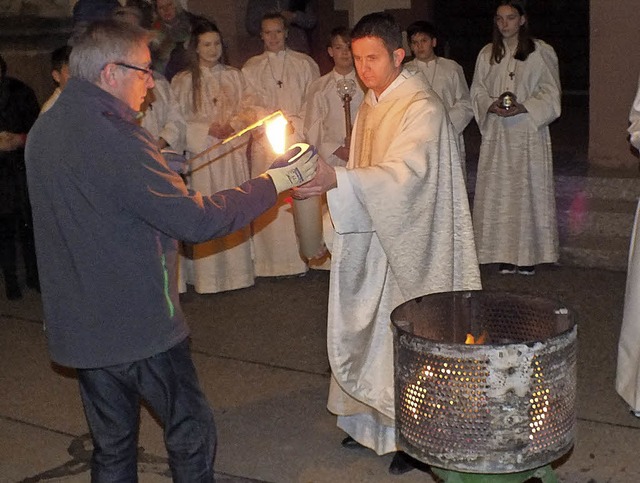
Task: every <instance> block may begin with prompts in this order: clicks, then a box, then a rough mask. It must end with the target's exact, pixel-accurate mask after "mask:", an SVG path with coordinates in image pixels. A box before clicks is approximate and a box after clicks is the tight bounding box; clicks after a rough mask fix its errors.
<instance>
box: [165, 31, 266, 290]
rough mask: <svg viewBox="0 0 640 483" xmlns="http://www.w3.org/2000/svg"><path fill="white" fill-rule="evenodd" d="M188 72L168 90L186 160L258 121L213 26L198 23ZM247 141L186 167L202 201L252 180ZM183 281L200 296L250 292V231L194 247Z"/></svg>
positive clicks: (219, 148) (225, 147)
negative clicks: (224, 59)
mask: <svg viewBox="0 0 640 483" xmlns="http://www.w3.org/2000/svg"><path fill="white" fill-rule="evenodd" d="M189 53H190V54H191V57H192V60H191V67H190V68H189V69H188V70H185V71H183V72H181V73H179V74H177V75H176V76H175V77H174V78H173V80H172V82H171V89H172V91H173V98H174V102H175V107H176V109H174V110H172V115H175V117H174V119H173V123H174V124H175V125H177V126H180V131H181V132H182V135H181V137H182V138H183V139H184V142H185V150H186V154H187V157H188V158H193V157H195V156H196V155H197V154H198V153H200V152H202V151H204V150H205V149H207V148H209V147H211V146H213V145H215V144H217V143H219V142H220V141H222V140H223V139H225V138H227V137H228V136H230V135H232V134H233V133H234V132H236V131H239V130H241V129H243V128H244V127H246V126H247V125H249V124H251V123H252V122H254V121H255V120H256V116H255V111H254V109H253V108H252V106H253V105H254V103H253V100H254V99H253V98H252V97H251V96H250V95H249V94H248V93H247V90H246V82H245V80H244V76H243V75H242V72H240V71H239V70H238V69H235V68H233V67H229V66H227V65H224V64H223V63H221V61H220V59H221V56H222V39H221V36H220V33H219V31H218V29H217V27H216V26H215V25H213V24H212V23H210V22H207V21H203V22H201V23H198V24H197V25H196V26H195V28H194V30H193V32H192V39H191V41H190V43H189ZM246 150H247V138H246V137H244V138H238V139H236V140H235V141H232V142H230V143H227V144H225V145H223V146H220V147H218V148H215V149H213V150H212V151H211V152H209V153H207V154H206V155H204V156H201V157H198V158H197V159H194V160H193V161H190V170H191V175H190V176H189V178H188V182H189V185H190V187H191V188H193V189H194V190H197V191H200V192H202V193H203V194H205V195H210V194H213V193H216V192H218V191H220V190H224V189H228V188H232V187H234V186H238V185H239V184H240V183H242V182H244V181H246V180H248V179H249V178H250V174H249V166H248V163H247V157H246ZM183 261H184V262H185V263H184V264H183V266H184V271H183V273H184V279H186V282H187V283H189V284H192V285H193V286H194V288H195V290H196V292H198V293H215V292H222V291H226V290H234V289H239V288H243V287H249V286H251V285H253V283H254V279H255V277H254V269H253V258H252V245H251V231H250V228H249V227H247V228H244V229H242V230H238V231H236V232H234V233H231V234H229V235H227V236H225V237H222V238H217V239H214V240H211V241H208V242H205V243H200V244H197V245H194V246H193V249H192V254H191V257H190V259H185V258H183Z"/></svg>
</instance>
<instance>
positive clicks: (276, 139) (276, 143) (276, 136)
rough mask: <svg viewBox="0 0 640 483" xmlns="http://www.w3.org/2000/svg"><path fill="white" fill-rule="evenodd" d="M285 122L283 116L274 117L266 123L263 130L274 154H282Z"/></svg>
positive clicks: (285, 138)
mask: <svg viewBox="0 0 640 483" xmlns="http://www.w3.org/2000/svg"><path fill="white" fill-rule="evenodd" d="M286 128H287V120H286V119H285V117H284V116H283V115H279V116H276V117H275V118H274V119H272V120H270V121H267V123H266V126H265V130H266V131H267V138H268V139H269V142H270V143H271V148H272V149H273V152H274V153H276V154H284V152H285V151H286V142H287V131H286Z"/></svg>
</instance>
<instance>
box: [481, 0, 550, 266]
mask: <svg viewBox="0 0 640 483" xmlns="http://www.w3.org/2000/svg"><path fill="white" fill-rule="evenodd" d="M527 31H528V29H527V18H526V15H525V11H524V8H523V7H522V5H521V3H520V2H518V1H515V0H503V1H502V2H501V5H500V6H499V7H498V9H497V12H496V16H495V24H494V40H493V43H491V44H488V45H486V46H485V47H484V48H483V49H482V50H481V51H480V54H479V55H478V59H477V61H476V68H475V72H474V76H473V82H472V84H471V101H472V103H473V110H474V115H475V118H476V121H477V123H478V127H479V128H480V133H481V135H482V144H481V146H480V159H479V162H478V174H477V180H476V189H475V200H474V209H473V223H474V231H475V237H476V246H477V249H478V261H479V262H480V263H481V264H484V263H500V264H501V266H500V271H501V273H515V272H516V270H517V271H518V273H521V274H523V275H532V274H533V273H535V265H537V264H540V263H554V262H556V261H557V260H558V257H559V243H558V227H557V222H556V204H555V190H554V182H553V166H552V153H551V139H550V135H549V124H550V123H551V122H552V121H553V120H555V119H557V118H558V117H559V116H560V93H561V90H560V79H559V75H558V58H557V56H556V53H555V51H554V50H553V48H552V47H551V46H549V45H548V44H546V43H545V42H543V41H541V40H537V39H536V40H534V39H532V38H531V37H529V35H528V33H527ZM505 92H511V93H513V94H515V101H514V102H513V105H512V106H510V107H509V108H503V107H501V99H500V96H501V95H502V94H503V93H505Z"/></svg>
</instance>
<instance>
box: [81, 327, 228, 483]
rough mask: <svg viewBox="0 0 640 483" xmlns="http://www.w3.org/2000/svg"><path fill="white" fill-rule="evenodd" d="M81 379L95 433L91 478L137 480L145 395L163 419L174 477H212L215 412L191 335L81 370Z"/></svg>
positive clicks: (195, 482) (190, 481)
mask: <svg viewBox="0 0 640 483" xmlns="http://www.w3.org/2000/svg"><path fill="white" fill-rule="evenodd" d="M78 380H79V382H80V394H81V396H82V403H83V405H84V412H85V415H86V418H87V422H88V424H89V429H90V430H91V436H92V438H93V446H94V449H93V457H92V459H91V481H92V482H93V483H107V482H108V483H116V482H118V483H135V482H137V481H138V477H137V446H138V426H139V419H140V400H141V399H142V400H144V401H146V403H147V404H148V405H149V406H150V407H151V408H152V410H153V411H154V413H155V414H156V416H158V418H159V419H160V421H161V422H162V425H163V428H164V440H165V445H166V448H167V453H168V455H169V466H170V468H171V475H172V477H173V481H174V482H178V483H205V482H206V483H210V482H212V481H213V459H214V454H215V447H216V430H215V424H214V421H213V412H212V411H211V408H210V407H209V404H208V403H207V400H206V398H205V396H204V394H203V393H202V390H201V389H200V384H199V383H198V377H197V375H196V371H195V367H194V365H193V361H192V360H191V352H190V350H189V341H188V339H186V340H184V341H183V342H180V343H179V344H177V345H175V346H174V347H172V348H171V349H169V350H168V351H166V352H162V353H160V354H157V355H155V356H152V357H149V358H148V359H144V360H141V361H136V362H132V363H128V364H120V365H117V366H111V367H105V368H100V369H78Z"/></svg>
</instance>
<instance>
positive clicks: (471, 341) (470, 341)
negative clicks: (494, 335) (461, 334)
mask: <svg viewBox="0 0 640 483" xmlns="http://www.w3.org/2000/svg"><path fill="white" fill-rule="evenodd" d="M488 335H489V334H487V331H486V330H483V331H482V334H480V335H479V336H478V337H474V336H473V334H467V338H466V339H465V341H464V343H465V344H467V345H483V344H484V343H485V342H486V341H487V336H488Z"/></svg>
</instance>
